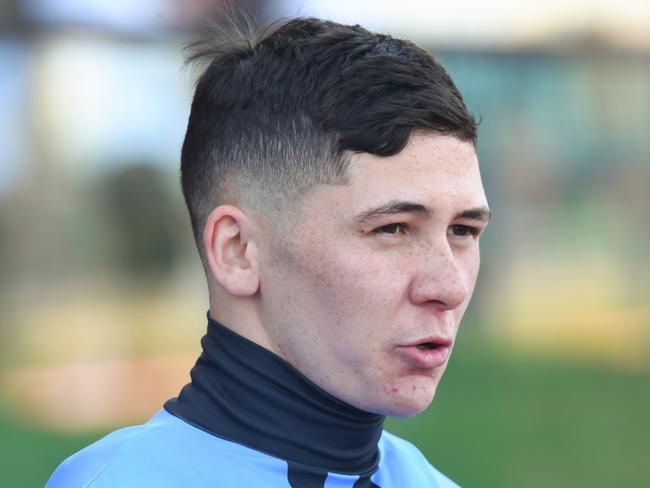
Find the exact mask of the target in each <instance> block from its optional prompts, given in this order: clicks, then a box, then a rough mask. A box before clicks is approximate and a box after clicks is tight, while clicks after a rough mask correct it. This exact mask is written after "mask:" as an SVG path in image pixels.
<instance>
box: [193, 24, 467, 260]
mask: <svg viewBox="0 0 650 488" xmlns="http://www.w3.org/2000/svg"><path fill="white" fill-rule="evenodd" d="M190 48H191V55H190V60H191V61H193V60H197V59H205V60H207V61H208V63H209V64H208V65H207V68H206V69H205V71H204V72H203V74H202V76H201V77H200V79H199V81H198V84H197V87H196V92H195V94H194V100H193V102H192V111H191V113H190V118H189V123H188V127H187V133H186V135H185V141H184V143H183V150H182V156H181V182H182V187H183V194H184V196H185V201H186V203H187V207H188V209H189V213H190V218H191V220H192V227H193V230H194V235H195V238H196V240H197V243H198V247H199V252H200V253H201V255H203V251H202V246H201V236H202V234H203V227H204V225H205V220H206V218H207V216H208V214H209V213H210V212H211V211H212V209H213V208H214V207H216V206H217V205H219V204H222V203H239V204H242V203H244V204H247V205H250V206H252V207H253V208H256V209H257V210H259V211H260V212H261V213H263V214H265V215H273V214H275V213H276V212H278V211H280V210H284V209H285V208H286V207H287V204H288V203H290V202H292V201H294V199H295V198H296V197H298V196H300V195H302V194H303V193H304V192H305V191H306V190H308V189H309V188H310V187H312V186H313V185H315V184H319V183H342V182H344V181H345V177H346V169H347V165H348V162H349V159H350V158H349V157H350V155H351V154H353V153H356V152H366V153H372V154H376V155H379V156H391V155H394V154H397V153H398V152H400V151H401V150H402V149H403V148H404V147H405V146H406V144H407V142H408V139H409V136H410V134H411V132H412V131H414V130H421V131H430V132H434V133H440V134H451V135H454V136H456V137H458V138H459V139H460V140H463V141H471V142H472V143H473V144H476V122H475V120H474V118H473V117H472V115H471V114H470V113H469V112H468V110H467V108H466V106H465V104H464V102H463V98H462V96H461V94H460V93H459V92H458V89H457V88H456V87H455V85H454V83H453V81H452V79H451V78H450V76H449V75H448V74H447V72H446V71H445V69H444V68H443V67H442V66H441V65H440V64H438V63H437V62H436V61H435V60H434V59H433V57H432V56H431V55H430V54H428V53H427V52H426V51H424V50H423V49H421V48H419V47H417V46H416V45H415V44H413V43H411V42H408V41H404V40H401V39H394V38H392V37H390V36H387V35H381V34H375V33H372V32H369V31H367V30H366V29H364V28H362V27H360V26H358V25H356V26H348V25H341V24H337V23H334V22H329V21H324V20H318V19H313V18H298V19H293V20H290V21H286V22H284V23H282V24H279V25H276V26H274V27H272V28H270V29H267V30H266V32H264V33H262V34H260V35H258V36H254V35H251V34H242V33H241V32H236V31H235V30H233V29H220V30H218V31H217V32H213V33H212V34H211V35H210V36H209V37H207V38H206V39H204V40H202V41H198V42H195V43H193V44H192V45H191V46H190Z"/></svg>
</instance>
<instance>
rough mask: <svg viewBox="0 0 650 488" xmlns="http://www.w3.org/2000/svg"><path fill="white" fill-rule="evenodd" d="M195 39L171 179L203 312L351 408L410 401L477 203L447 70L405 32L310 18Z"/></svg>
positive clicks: (453, 285)
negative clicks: (401, 36) (193, 68)
mask: <svg viewBox="0 0 650 488" xmlns="http://www.w3.org/2000/svg"><path fill="white" fill-rule="evenodd" d="M196 48H197V51H196V56H197V57H201V56H208V57H209V61H210V62H209V64H208V66H207V68H206V70H205V72H204V74H203V75H202V77H201V78H200V80H199V82H198V85H197V89H196V94H195V97H194V101H193V104H192V112H191V115H190V120H189V124H188V130H187V135H186V138H185V143H184V145H183V153H182V185H183V192H184V195H185V198H186V202H187V205H188V208H189V211H190V216H191V220H192V226H193V229H194V233H195V237H196V241H197V244H198V247H199V250H200V254H201V257H202V260H203V263H204V266H205V268H206V274H207V275H208V281H209V284H210V295H211V306H210V308H211V313H212V315H213V316H214V317H215V318H216V319H217V320H220V321H222V322H223V323H225V324H226V325H227V326H229V327H232V328H233V329H235V330H237V331H238V332H240V333H241V334H243V335H245V336H247V337H248V338H250V339H252V340H254V341H256V342H258V343H259V344H261V345H263V346H264V347H266V348H268V349H270V350H271V351H273V352H275V353H276V354H278V355H280V356H281V357H283V358H285V359H286V360H287V361H289V362H290V363H291V364H293V365H294V366H295V367H296V368H298V369H299V370H300V371H301V372H302V373H304V374H305V375H306V376H307V377H309V378H310V379H311V380H312V381H314V382H315V383H316V384H318V385H319V386H321V387H322V388H324V389H325V390H326V391H328V392H330V393H331V394H333V395H335V396H337V397H338V398H340V399H342V400H344V401H346V402H348V403H350V404H352V405H354V406H357V407H359V408H362V409H364V410H368V411H373V412H377V413H384V414H392V415H410V414H413V413H417V412H418V411H420V410H422V409H423V408H425V407H426V406H427V405H428V404H429V402H430V401H431V399H432V397H433V394H434V393H435V388H436V386H437V383H438V381H439V379H440V376H441V375H442V372H443V371H444V367H445V365H446V359H447V357H448V354H449V352H450V350H451V342H452V341H453V338H454V336H455V334H456V330H457V328H458V325H459V323H460V319H461V317H462V315H463V312H464V310H465V308H466V306H467V303H468V301H469V298H470V296H471V293H472V290H473V287H474V283H475V281H476V276H477V273H478V267H479V255H478V234H480V232H481V230H482V229H483V227H484V226H485V225H486V223H487V219H488V217H489V211H488V210H487V202H486V200H485V195H484V193H483V188H482V185H481V179H480V174H479V170H478V161H477V158H476V151H475V144H476V124H475V122H474V119H473V118H472V116H471V115H470V114H469V113H468V111H467V109H466V107H465V105H464V103H463V100H462V97H461V95H460V94H459V92H458V90H457V89H456V87H455V86H454V84H453V82H452V80H451V78H450V77H449V76H448V75H447V73H446V71H445V70H444V69H443V68H442V67H441V66H440V65H439V64H437V63H436V62H435V61H434V60H433V58H432V57H431V56H430V55H429V54H427V53H426V52H425V51H423V50H421V49H420V48H418V47H416V46H415V45H413V44H411V43H409V42H406V41H402V40H397V39H393V38H391V37H388V36H383V35H378V34H373V33H370V32H368V31H366V30H365V29H362V28H361V27H358V26H355V27H350V26H342V25H339V24H335V23H331V22H325V21H320V20H315V19H297V20H293V21H290V22H287V23H285V24H283V25H281V26H279V27H276V28H274V29H273V30H271V31H269V32H267V33H266V34H264V35H261V36H259V37H258V38H257V39H248V40H247V39H244V38H240V39H238V40H237V39H235V40H233V39H231V40H229V41H225V40H224V39H221V40H218V41H216V43H215V42H204V43H199V44H197V45H196Z"/></svg>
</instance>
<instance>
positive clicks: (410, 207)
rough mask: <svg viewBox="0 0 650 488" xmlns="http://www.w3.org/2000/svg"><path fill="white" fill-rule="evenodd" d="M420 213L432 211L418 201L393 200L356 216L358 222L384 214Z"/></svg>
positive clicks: (426, 213) (427, 213) (428, 213)
mask: <svg viewBox="0 0 650 488" xmlns="http://www.w3.org/2000/svg"><path fill="white" fill-rule="evenodd" d="M407 212H411V213H420V214H424V215H430V214H431V211H430V210H429V209H428V208H427V207H425V206H424V205H422V204H420V203H416V202H408V201H401V200H391V201H390V202H388V203H386V204H384V205H380V206H378V207H374V208H371V209H369V210H365V211H363V212H361V213H360V214H358V215H356V216H355V217H354V220H355V221H356V222H358V223H362V222H365V221H368V220H372V219H375V218H377V217H381V216H382V215H394V214H399V213H407Z"/></svg>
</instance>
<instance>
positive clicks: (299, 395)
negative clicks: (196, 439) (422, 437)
mask: <svg viewBox="0 0 650 488" xmlns="http://www.w3.org/2000/svg"><path fill="white" fill-rule="evenodd" d="M201 345H202V346H203V352H202V354H201V356H200V357H199V359H198V361H197V362H196V365H195V366H194V368H192V372H191V373H190V376H191V379H192V381H191V382H190V383H188V384H187V385H186V386H185V387H184V388H183V389H182V390H181V392H180V394H179V396H178V397H177V398H173V399H171V400H169V401H168V402H167V403H165V409H166V410H167V411H168V412H170V413H171V414H173V415H175V416H177V417H179V418H181V419H183V420H185V421H187V422H189V423H190V424H193V425H195V426H196V427H199V428H201V429H203V430H205V431H207V432H209V433H211V434H214V435H216V436H218V437H221V438H223V439H227V440H231V441H234V442H237V443H239V444H243V445H245V446H248V447H251V448H253V449H256V450H259V451H263V452H266V453H268V454H270V455H272V456H276V457H279V458H282V459H285V460H287V461H291V462H294V463H300V464H304V465H307V466H312V467H314V468H320V469H323V470H327V471H336V472H340V473H350V474H363V473H369V472H371V471H373V470H374V469H375V468H376V465H377V462H378V451H377V443H378V441H379V437H380V436H381V432H382V428H383V422H384V417H383V416H381V415H376V414H371V413H368V412H364V411H362V410H359V409H357V408H355V407H352V406H351V405H348V404H347V403H345V402H343V401H341V400H339V399H337V398H335V397H333V396H332V395H330V394H329V393H327V392H326V391H324V390H322V389H321V388H319V387H318V386H316V385H315V384H314V383H312V382H311V381H310V380H309V379H307V377H305V376H304V375H303V374H301V373H300V372H299V371H298V370H297V369H296V368H294V367H293V366H291V365H290V364H289V363H287V362H286V361H284V360H283V359H282V358H280V357H279V356H277V355H275V354H273V353H272V352H270V351H268V350H267V349H265V348H263V347H261V346H259V345H258V344H255V343H254V342H252V341H250V340H248V339H246V338H244V337H242V336H240V335H238V334H236V333H235V332H233V331H232V330H230V329H228V328H227V327H224V326H223V325H221V324H220V323H218V322H216V321H215V320H213V319H212V318H211V317H210V314H208V331H207V334H206V335H205V336H204V337H203V339H202V340H201Z"/></svg>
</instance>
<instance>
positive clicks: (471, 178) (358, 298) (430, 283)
mask: <svg viewBox="0 0 650 488" xmlns="http://www.w3.org/2000/svg"><path fill="white" fill-rule="evenodd" d="M349 176H350V177H349V181H348V182H347V183H346V184H342V185H320V186H317V187H315V188H313V189H312V191H310V192H309V193H308V195H307V196H306V197H305V198H304V200H303V201H301V205H302V207H301V211H300V212H297V214H298V217H296V221H295V222H291V223H290V224H289V225H288V226H287V228H286V229H287V230H286V231H285V235H282V236H280V237H278V238H276V239H271V241H270V242H269V244H268V246H266V247H264V248H263V249H261V250H260V252H261V258H262V259H260V261H259V262H260V265H259V283H260V285H259V295H258V314H259V317H260V321H261V323H262V324H263V327H264V329H265V335H266V338H267V341H268V342H267V343H266V344H265V346H266V347H268V348H269V349H271V350H273V351H274V352H275V353H276V354H278V355H280V356H281V357H283V358H284V359H285V360H287V361H288V362H289V363H291V364H292V365H293V366H295V367H296V368H297V369H298V370H299V371H301V372H302V373H303V374H304V375H305V376H307V377H308V378H309V379H310V380H311V381H313V382H314V383H316V384H317V385H318V386H320V387H321V388H323V389H324V390H326V391H327V392H329V393H330V394H332V395H334V396H335V397H337V398H339V399H341V400H343V401H345V402H347V403H349V404H350V405H353V406H355V407H357V408H360V409H362V410H365V411H369V412H374V413H378V414H384V415H393V416H398V417H404V416H410V415H414V414H416V413H419V412H421V411H422V410H423V409H425V408H426V407H427V406H428V405H429V404H430V403H431V401H432V399H433V397H434V394H435V392H436V388H437V386H438V383H439V381H440V379H441V377H442V375H443V373H444V371H445V368H446V366H447V362H448V356H449V354H450V353H451V350H452V348H453V340H454V338H455V337H456V333H457V332H458V327H459V325H460V321H461V318H462V317H463V314H464V312H465V310H466V308H467V305H468V303H469V300H470V298H471V295H472V292H473V289H474V285H475V283H476V279H477V275H478V271H479V263H480V257H479V236H480V234H481V233H482V231H483V230H484V228H485V226H486V225H487V223H488V220H489V210H488V209H487V200H486V197H485V193H484V190H483V185H482V182H481V176H480V172H479V164H478V158H477V155H476V151H475V148H474V146H473V145H472V144H471V143H469V142H462V141H460V140H459V139H457V138H456V137H453V136H448V135H439V134H414V135H412V136H411V138H410V141H409V143H408V145H407V146H406V147H405V149H403V150H402V151H401V152H400V153H398V154H397V155H394V156H390V157H379V156H375V155H371V154H367V153H362V154H358V155H355V156H353V157H352V161H351V162H350V167H349ZM265 342H266V341H265ZM426 343H429V344H428V345H426ZM431 343H435V344H438V345H437V346H436V349H439V352H437V353H436V352H432V351H430V350H429V351H424V352H423V349H425V350H426V349H430V348H431ZM418 346H419V347H418Z"/></svg>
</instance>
